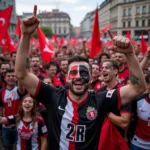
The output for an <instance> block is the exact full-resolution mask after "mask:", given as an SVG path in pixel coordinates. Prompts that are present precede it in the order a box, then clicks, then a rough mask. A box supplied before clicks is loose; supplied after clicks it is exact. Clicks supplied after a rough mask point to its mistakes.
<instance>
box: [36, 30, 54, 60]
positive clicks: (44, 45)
mask: <svg viewBox="0 0 150 150" xmlns="http://www.w3.org/2000/svg"><path fill="white" fill-rule="evenodd" d="M37 33H38V39H39V45H40V50H41V54H42V58H43V60H44V61H45V62H47V63H49V62H50V61H51V58H52V56H53V53H54V48H53V47H52V45H51V44H50V43H49V42H48V41H47V39H46V36H45V35H44V33H43V32H42V30H41V29H40V28H37Z"/></svg>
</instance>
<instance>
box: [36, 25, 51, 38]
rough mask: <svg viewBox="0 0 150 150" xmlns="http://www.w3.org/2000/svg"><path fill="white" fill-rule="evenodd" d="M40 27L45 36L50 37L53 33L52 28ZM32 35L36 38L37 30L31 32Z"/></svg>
mask: <svg viewBox="0 0 150 150" xmlns="http://www.w3.org/2000/svg"><path fill="white" fill-rule="evenodd" d="M40 29H41V30H42V31H43V32H44V34H45V36H46V37H51V36H52V34H53V33H52V29H51V28H50V27H40ZM33 36H34V37H35V38H37V32H36V31H35V32H34V33H33Z"/></svg>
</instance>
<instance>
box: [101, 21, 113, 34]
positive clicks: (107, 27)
mask: <svg viewBox="0 0 150 150" xmlns="http://www.w3.org/2000/svg"><path fill="white" fill-rule="evenodd" d="M111 25H112V24H111V23H109V24H108V25H107V26H106V27H104V28H103V29H102V31H101V33H102V35H103V34H104V33H105V32H107V31H108V30H109V29H110V27H111Z"/></svg>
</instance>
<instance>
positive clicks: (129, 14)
mask: <svg viewBox="0 0 150 150" xmlns="http://www.w3.org/2000/svg"><path fill="white" fill-rule="evenodd" d="M128 16H131V8H128Z"/></svg>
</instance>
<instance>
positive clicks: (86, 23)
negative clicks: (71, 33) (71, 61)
mask: <svg viewBox="0 0 150 150" xmlns="http://www.w3.org/2000/svg"><path fill="white" fill-rule="evenodd" d="M92 14H93V12H89V13H87V14H86V16H85V17H84V19H83V20H82V22H81V23H80V29H81V30H80V35H81V36H82V37H83V38H89V37H91V26H92V25H91V18H92Z"/></svg>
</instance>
